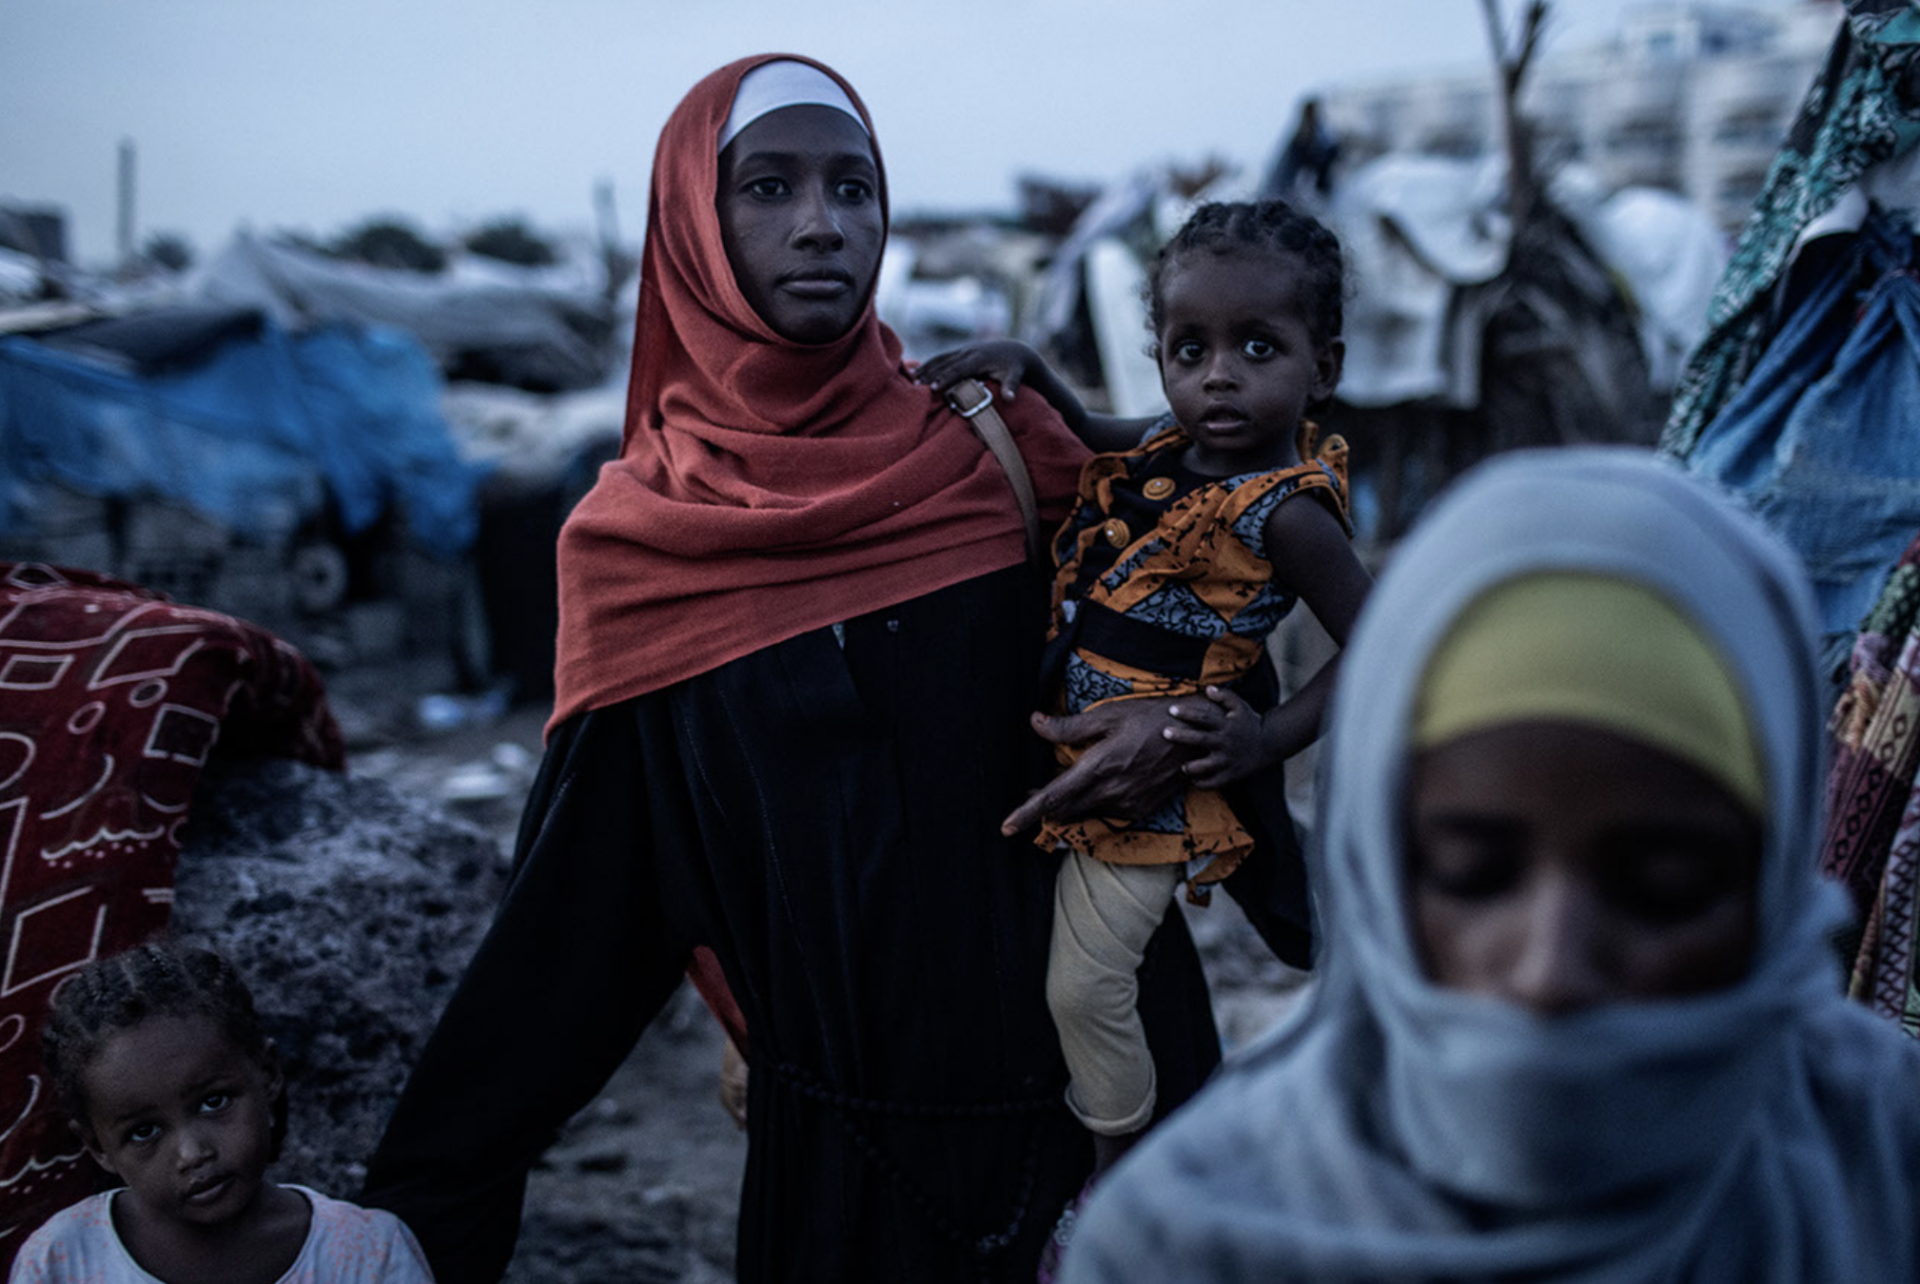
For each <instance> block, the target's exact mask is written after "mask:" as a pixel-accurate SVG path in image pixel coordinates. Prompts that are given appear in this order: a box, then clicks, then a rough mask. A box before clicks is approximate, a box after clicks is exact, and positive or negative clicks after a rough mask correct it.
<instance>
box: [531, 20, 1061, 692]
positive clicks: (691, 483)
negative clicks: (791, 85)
mask: <svg viewBox="0 0 1920 1284" xmlns="http://www.w3.org/2000/svg"><path fill="white" fill-rule="evenodd" d="M781 59H792V61H795V62H803V63H807V64H809V65H811V66H815V67H819V68H820V70H821V71H823V72H826V74H827V75H829V76H832V77H833V79H834V80H835V81H837V82H839V84H840V85H841V87H842V88H844V89H845V90H846V91H847V96H848V97H849V98H851V99H852V100H853V103H854V105H855V106H856V107H858V108H859V110H860V115H861V119H862V120H863V121H865V122H866V124H867V128H868V133H869V136H871V135H872V122H871V121H867V119H866V107H865V105H864V104H862V103H861V102H860V98H859V96H858V95H857V94H855V93H854V91H853V87H852V86H851V85H848V84H847V83H846V82H845V81H844V80H841V78H840V77H839V76H838V75H836V74H835V73H834V72H833V71H832V70H831V69H830V68H827V67H824V66H821V65H820V64H819V63H817V62H814V61H813V60H812V59H809V58H796V57H794V56H793V55H789V54H765V55H761V56H759V57H755V58H743V59H741V60H740V61H739V62H735V63H730V64H728V65H727V66H725V67H722V68H721V69H720V70H718V71H716V72H714V73H713V74H712V75H710V76H708V77H707V78H706V79H704V80H702V81H701V82H700V83H699V84H697V85H695V86H694V87H693V89H692V91H691V92H689V93H688V94H687V96H686V98H685V99H683V100H682V101H681V103H680V105H679V107H677V108H676V109H675V110H674V113H673V115H672V116H671V117H670V118H669V119H668V120H667V124H666V127H665V128H664V129H662V130H661V131H660V145H659V149H658V150H657V151H656V152H655V154H654V161H653V190H652V192H651V194H650V195H649V197H648V200H647V239H646V247H645V250H644V252H643V253H642V256H641V261H640V311H639V318H638V321H637V324H636V328H635V332H634V341H633V374H632V381H631V383H630V384H629V385H628V393H627V423H626V436H625V441H624V444H623V445H622V447H621V451H620V457H619V458H618V459H616V460H614V461H613V462H612V463H610V464H608V465H607V466H606V467H605V468H604V469H603V470H602V471H601V473H600V479H599V481H598V482H597V483H596V484H595V486H594V488H593V490H592V491H590V492H589V493H588V494H587V497H586V498H585V499H583V500H582V501H581V502H580V505H579V507H578V508H576V509H575V510H574V513H573V516H572V517H571V518H570V519H568V521H567V524H566V526H565V528H564V529H563V530H562V531H561V533H560V550H559V558H560V637H559V659H558V665H557V667H556V671H555V686H556V692H555V697H554V711H553V718H552V720H551V721H550V722H549V723H548V727H549V729H551V728H552V727H553V726H554V725H557V724H558V723H559V722H560V721H562V720H563V719H565V718H567V717H570V716H571V715H573V714H575V713H579V712H580V711H582V710H585V709H593V708H600V707H603V706H606V705H609V704H613V703H616V702H618V701H621V700H625V699H628V698H630V697H632V696H636V695H641V694H643V693H645V692H648V691H653V690H656V689H658V688H660V687H663V686H666V685H668V684H670V683H673V682H677V681H679V680H681V679H683V678H688V677H692V676H693V675H695V674H698V673H704V672H707V671H708V670H710V669H714V668H717V667H719V666H720V665H722V664H724V663H726V662H727V661H729V660H733V659H737V658H738V657H740V656H743V655H746V654H748V653H750V652H752V651H756V650H758V649H760V648H761V647H764V646H768V645H771V644H772V643H775V642H779V641H782V640H784V639H786V638H790V637H793V636H795V635H796V634H799V633H803V632H805V631H806V630H808V629H814V628H819V627H821V626H823V625H827V624H831V623H834V622H836V621H839V620H844V619H847V618H849V617H850V616H854V615H858V614H860V613H862V612H865V611H872V610H877V609H879V608H881V607H883V606H888V605H891V604H893V603H895V602H901V601H905V600H906V599H908V598H912V597H917V596H919V595H921V594H923V593H927V592H931V591H932V590H934V589H937V588H942V587H944V586H946V585H949V584H954V583H958V582H959V581H961V580H964V579H968V578H971V577H973V576H976V575H981V574H984V573H986V572H988V571H993V570H998V569H1000V568H1002V567H1006V566H1011V565H1013V564H1015V563H1017V562H1019V561H1020V560H1021V559H1022V557H1024V556H1025V551H1024V547H1023V544H1022V531H1021V520H1020V513H1019V509H1018V508H1017V506H1016V505H1015V502H1014V499H1013V492H1012V491H1011V489H1010V488H1009V486H1008V482H1007V478H1006V474H1005V473H1003V472H1002V471H1001V470H1000V467H999V465H998V464H997V463H995V462H994V460H993V458H992V456H990V455H989V454H988V453H987V452H986V449H985V447H984V446H983V445H982V444H981V442H980V440H979V438H978V437H976V436H975V435H974V433H973V430H972V429H971V427H970V426H969V425H968V424H967V423H966V422H965V421H963V420H962V419H960V418H959V416H957V415H955V414H953V413H952V412H951V411H949V410H948V409H947V408H946V407H945V405H944V404H943V403H942V402H940V401H939V400H938V399H937V398H936V397H935V396H934V395H933V394H932V393H930V392H929V391H928V390H927V389H925V388H923V387H921V386H919V385H917V384H915V383H913V382H912V381H911V380H909V379H908V377H907V375H906V373H905V371H904V370H903V369H902V367H901V363H900V341H899V339H898V338H896V337H895V335H894V333H893V332H892V331H891V330H889V329H888V328H887V327H886V326H884V325H882V324H881V323H880V320H879V318H878V317H877V316H876V315H875V314H874V311H873V302H872V300H871V299H869V300H868V301H867V307H866V311H865V312H864V313H863V314H862V315H861V318H860V320H859V321H858V322H856V323H855V324H854V327H853V329H852V330H851V331H849V332H848V333H847V334H846V335H844V336H843V337H841V338H840V339H838V340H835V341H834V342H832V343H825V344H800V343H794V342H791V341H789V340H786V339H783V338H781V337H780V336H778V335H777V334H775V333H774V332H773V331H772V330H771V329H769V328H768V326H767V325H766V323H765V322H764V321H762V320H761V319H760V317H759V316H758V315H757V314H756V313H755V312H754V311H753V309H752V308H751V307H750V306H749V305H748V303H747V301H746V299H745V297H744V296H743V295H742V294H741V293H740V287H739V286H738V284H736V282H735V280H734V275H733V269H732V267H731V266H730V265H729V264H728V262H727V256H726V251H725V249H724V248H723V246H722V244H721V239H720V218H719V214H718V212H717V210H716V208H715V205H714V196H715V192H716V190H717V187H718V182H719V153H718V148H717V145H716V144H717V140H718V138H719V135H720V130H721V127H722V126H723V125H724V124H725V123H726V119H727V114H728V112H729V111H731V110H732V106H733V96H734V92H735V90H736V88H737V87H738V86H739V83H740V78H741V77H742V76H743V75H745V74H746V73H747V72H748V71H751V70H752V69H753V68H754V67H757V66H759V65H760V64H762V63H766V62H774V61H778V60H781ZM874 162H875V164H876V166H878V165H879V162H880V156H879V147H878V145H877V144H876V145H875V148H874ZM880 172H881V184H880V199H881V201H882V210H883V211H884V210H885V201H886V178H885V170H884V169H882V170H881V171H880ZM1000 409H1001V413H1002V414H1003V415H1004V416H1005V417H1006V420H1007V423H1008V425H1009V426H1010V427H1011V428H1012V429H1013V432H1014V436H1015V438H1016V440H1018V441H1019V443H1020V448H1021V453H1022V454H1023V455H1024V456H1025V458H1026V461H1027V466H1028V468H1029V469H1031V470H1032V472H1033V478H1034V485H1035V488H1036V489H1037V490H1038V492H1039V494H1040V496H1041V503H1042V507H1043V516H1044V517H1045V518H1046V519H1047V520H1050V521H1057V520H1058V519H1059V518H1060V517H1061V516H1062V515H1063V514H1064V510H1065V505H1066V500H1067V498H1068V497H1069V496H1070V495H1071V493H1072V490H1073V485H1074V481H1075V477H1076V475H1077V473H1078V470H1079V467H1080V464H1081V463H1082V462H1083V461H1084V460H1085V459H1086V454H1087V452H1086V449H1085V448H1084V447H1083V446H1081V444H1080V443H1079V442H1078V441H1077V440H1076V439H1075V438H1074V437H1073V436H1072V435H1071V434H1070V433H1069V432H1068V431H1067V429H1066V427H1065V426H1064V425H1063V424H1062V423H1061V421H1060V419H1059V417H1058V416H1057V415H1055V414H1054V413H1053V412H1052V411H1051V410H1050V409H1048V408H1047V407H1046V406H1045V405H1044V403H1042V401H1041V400H1040V398H1039V397H1037V396H1035V395H1033V394H1031V393H1029V394H1028V395H1026V396H1024V397H1021V398H1019V399H1018V400H1017V401H1015V402H1002V403H1001V405H1000Z"/></svg>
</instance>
